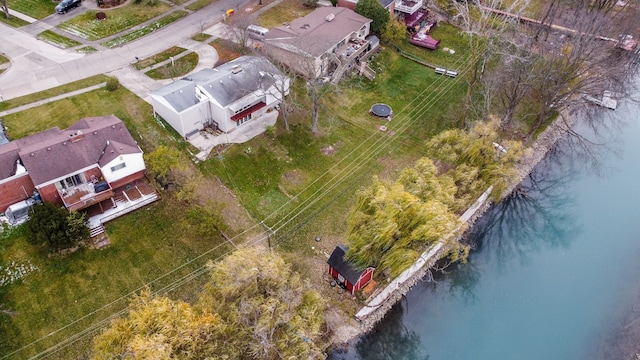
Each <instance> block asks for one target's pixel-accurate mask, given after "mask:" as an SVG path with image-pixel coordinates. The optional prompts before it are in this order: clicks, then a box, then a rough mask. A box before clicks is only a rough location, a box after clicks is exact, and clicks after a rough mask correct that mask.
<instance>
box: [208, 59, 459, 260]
mask: <svg viewBox="0 0 640 360" xmlns="http://www.w3.org/2000/svg"><path fill="white" fill-rule="evenodd" d="M376 63H377V64H378V66H379V67H380V69H379V71H380V73H379V75H378V77H377V78H376V81H374V82H371V81H368V80H360V79H353V80H350V81H346V82H344V83H342V84H341V86H340V90H338V91H337V92H335V93H333V94H329V95H327V96H326V97H325V98H324V99H323V107H322V110H321V120H320V134H319V135H313V134H311V132H310V130H309V127H310V119H311V114H310V112H309V111H306V110H298V111H297V112H296V113H294V115H293V116H292V117H293V119H292V123H293V125H292V128H291V130H290V131H288V132H287V131H284V129H282V123H281V122H279V123H278V127H279V128H278V132H277V134H278V135H277V136H276V137H275V138H271V137H270V136H268V135H264V136H260V137H258V138H254V139H252V140H251V141H249V142H248V143H245V144H242V145H236V146H233V147H232V148H231V149H229V150H227V151H226V152H224V153H221V154H220V156H216V155H217V154H215V153H214V154H213V155H212V158H211V159H210V160H208V161H207V162H206V163H204V164H203V165H202V166H204V167H205V168H206V169H207V170H208V171H210V172H212V173H214V174H216V175H217V176H218V177H219V178H221V179H223V181H224V182H225V183H226V184H227V186H228V187H230V188H231V189H232V190H233V191H235V192H236V194H237V195H238V196H239V197H240V199H241V201H242V203H243V204H244V205H245V207H246V208H247V209H248V210H249V212H250V213H251V214H252V215H253V216H254V217H255V218H257V219H259V220H265V223H266V224H268V225H269V226H283V230H282V231H285V230H286V231H289V230H287V229H290V228H298V227H300V226H302V222H304V221H301V219H302V218H304V216H300V217H299V218H297V219H292V220H291V221H286V224H284V223H283V222H284V220H282V219H284V218H286V217H287V216H290V215H291V214H292V213H295V212H296V211H298V210H299V208H298V206H300V204H301V203H303V202H304V201H314V202H315V204H316V205H314V206H313V207H312V208H313V209H318V208H323V209H325V210H326V211H327V216H328V217H338V219H340V220H335V219H333V220H332V219H327V220H326V221H328V222H330V223H335V222H336V221H342V222H343V223H344V219H345V216H346V212H347V210H346V209H344V208H338V207H334V206H333V205H332V204H331V202H332V201H334V200H335V199H334V197H335V195H336V194H342V195H341V196H352V195H353V194H354V193H355V192H356V190H357V189H358V188H360V187H362V186H364V185H365V184H367V183H368V182H369V181H370V180H371V176H372V175H374V174H376V173H378V172H381V171H384V169H385V167H394V166H395V164H394V160H393V159H403V160H402V161H403V163H407V162H409V163H410V161H407V160H406V159H413V160H415V159H418V158H419V157H421V156H422V155H423V153H424V142H425V141H426V140H427V139H428V138H429V137H431V136H433V135H435V134H437V133H438V132H440V131H442V130H444V129H447V128H450V127H451V126H452V124H454V123H455V121H453V119H451V118H450V117H449V115H448V113H449V111H450V110H451V108H452V107H455V106H456V105H455V104H459V103H460V101H461V99H462V97H463V95H464V93H465V89H466V87H465V84H464V81H463V79H461V78H458V79H452V78H444V77H440V76H438V75H436V74H435V73H433V71H432V70H431V69H429V68H426V67H424V66H422V65H419V64H417V63H415V62H413V61H410V60H408V59H405V58H403V57H401V56H399V54H397V53H396V52H394V51H392V50H389V49H386V50H384V51H383V52H382V53H381V54H380V55H379V56H378V58H377V59H376ZM294 92H296V93H297V97H298V99H299V100H300V99H303V98H304V95H303V92H304V88H303V87H302V84H301V82H299V83H298V84H297V85H296V88H295V89H294ZM378 102H383V103H387V104H389V105H391V107H392V108H393V109H394V112H395V114H396V115H395V116H394V118H393V120H392V121H391V122H387V121H386V120H383V119H380V118H376V117H374V116H371V115H370V114H369V113H368V112H369V109H370V107H371V105H373V104H374V103H378ZM300 107H301V108H302V109H309V108H310V104H308V103H305V104H304V105H301V106H300ZM378 125H384V126H387V127H388V131H386V132H382V131H379V130H378V127H377V126H378ZM329 149H333V150H329ZM323 151H324V152H323ZM381 158H390V159H391V160H390V161H388V163H387V164H385V165H382V166H381V165H380V164H379V161H380V159H381ZM309 221H311V220H309ZM312 222H315V221H312ZM291 233H293V231H291ZM280 235H282V232H281V233H280ZM279 238H282V236H279ZM286 242H287V245H286V247H287V248H289V249H294V248H295V243H296V242H295V241H288V240H287V241H286Z"/></svg>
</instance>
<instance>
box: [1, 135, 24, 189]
mask: <svg viewBox="0 0 640 360" xmlns="http://www.w3.org/2000/svg"><path fill="white" fill-rule="evenodd" d="M19 151H20V149H19V148H18V144H16V143H14V142H10V143H6V144H2V145H0V180H3V179H6V178H8V177H10V176H13V175H15V174H16V162H17V161H18V159H19V158H20V156H18V152H19Z"/></svg>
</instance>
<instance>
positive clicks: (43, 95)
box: [0, 75, 109, 137]
mask: <svg viewBox="0 0 640 360" xmlns="http://www.w3.org/2000/svg"><path fill="white" fill-rule="evenodd" d="M108 78H109V77H108V76H105V75H96V76H92V77H89V78H86V79H82V80H78V81H74V82H72V83H69V84H66V85H62V86H58V87H55V88H52V89H49V90H45V91H41V92H38V93H34V94H30V95H26V96H21V97H18V98H14V99H10V100H5V101H2V102H0V111H4V110H8V109H13V108H16V107H18V106H22V105H26V104H31V103H33V102H36V101H39V100H44V99H48V98H50V97H53V96H57V95H61V94H64V93H68V92H70V91H74V90H79V89H84V88H86V87H89V86H92V85H97V84H100V83H103V82H105V81H107V79H108ZM27 123H28V124H30V126H34V125H36V123H35V122H31V121H28V122H27ZM25 125H26V124H21V125H20V126H18V128H17V129H13V131H14V132H15V135H14V136H16V137H23V136H26V135H28V134H31V133H33V130H32V129H26V128H29V126H25Z"/></svg>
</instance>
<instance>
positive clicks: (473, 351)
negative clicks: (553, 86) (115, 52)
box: [331, 106, 640, 360]
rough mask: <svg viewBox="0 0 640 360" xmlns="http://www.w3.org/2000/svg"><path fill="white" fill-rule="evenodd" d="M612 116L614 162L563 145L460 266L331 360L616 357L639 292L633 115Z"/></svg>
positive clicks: (501, 209)
mask: <svg viewBox="0 0 640 360" xmlns="http://www.w3.org/2000/svg"><path fill="white" fill-rule="evenodd" d="M615 116H616V117H617V120H616V121H615V123H623V125H622V126H621V128H620V129H618V130H614V129H609V130H607V133H609V134H613V135H614V138H615V141H611V140H612V139H609V140H607V144H609V146H611V147H612V148H614V149H615V150H617V154H615V153H613V152H607V153H599V154H598V155H597V156H598V160H599V162H600V164H601V165H602V167H601V168H599V169H594V168H593V167H591V166H587V164H588V163H589V161H588V159H586V158H584V157H582V156H579V155H577V153H576V152H575V151H573V150H575V147H572V146H570V145H568V143H567V142H563V143H561V144H560V145H559V146H558V147H557V148H556V149H555V150H554V151H552V152H551V154H550V155H549V156H548V157H547V158H546V159H545V161H543V162H542V163H540V164H539V165H538V166H537V167H536V169H535V171H534V172H533V174H532V176H531V177H530V178H529V179H527V180H526V181H525V182H523V184H522V187H521V191H520V192H518V193H517V194H515V195H514V196H512V197H510V198H509V199H507V200H505V201H504V202H503V203H502V204H500V205H498V206H496V207H495V208H493V209H492V210H491V211H489V212H488V213H487V214H486V215H485V216H484V217H483V219H481V220H480V221H478V222H477V223H476V224H475V226H474V228H473V230H472V234H471V235H470V237H469V238H470V240H471V241H472V242H473V243H475V244H476V250H475V251H473V252H472V254H471V256H470V258H469V262H468V264H464V265H459V266H456V267H455V268H449V269H447V274H439V275H437V276H436V279H435V282H434V281H432V282H429V281H424V282H422V283H420V284H418V285H417V286H416V287H414V288H413V289H412V290H411V292H410V293H409V294H407V296H406V298H405V299H403V301H401V302H400V303H399V304H398V305H396V306H395V307H394V309H393V310H392V311H391V312H390V313H389V314H388V315H387V316H386V317H385V319H384V320H383V321H382V322H381V323H380V324H379V325H378V326H377V327H376V329H375V330H374V331H373V332H372V333H371V334H368V335H367V336H365V337H363V338H362V339H360V340H359V341H357V342H354V344H351V347H350V349H349V350H348V352H335V353H334V354H332V355H331V358H332V359H334V360H337V359H429V360H436V359H438V360H439V359H478V360H482V359H535V360H538V359H562V360H571V359H580V360H583V359H594V358H596V355H599V357H600V358H603V359H616V358H617V357H616V356H619V353H616V351H615V349H616V346H617V344H614V343H613V342H612V338H613V337H614V336H612V335H613V334H616V332H618V331H620V329H621V328H624V326H623V325H624V324H625V321H627V320H625V319H626V318H625V317H626V316H628V314H629V312H630V309H631V308H632V307H633V303H634V302H635V301H637V299H638V294H639V292H638V288H639V286H638V284H639V283H640V124H639V121H638V120H640V110H639V109H638V107H637V106H626V107H623V108H619V109H617V110H616V113H615ZM603 121H607V122H608V120H603ZM584 133H585V134H587V133H588V132H587V131H584ZM572 149H573V150H572ZM596 170H599V171H596ZM638 342H640V340H638ZM605 345H607V346H605Z"/></svg>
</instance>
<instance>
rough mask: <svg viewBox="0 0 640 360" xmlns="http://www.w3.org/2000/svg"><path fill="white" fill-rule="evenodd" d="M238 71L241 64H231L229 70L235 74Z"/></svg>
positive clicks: (240, 69)
mask: <svg viewBox="0 0 640 360" xmlns="http://www.w3.org/2000/svg"><path fill="white" fill-rule="evenodd" d="M240 71H242V66H240V65H233V67H232V68H231V72H232V73H234V74H237V73H239V72H240Z"/></svg>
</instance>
